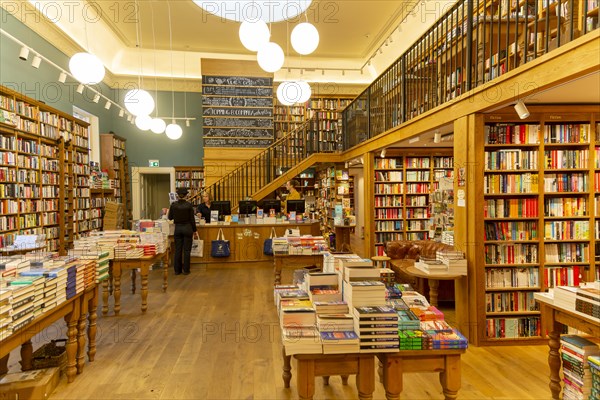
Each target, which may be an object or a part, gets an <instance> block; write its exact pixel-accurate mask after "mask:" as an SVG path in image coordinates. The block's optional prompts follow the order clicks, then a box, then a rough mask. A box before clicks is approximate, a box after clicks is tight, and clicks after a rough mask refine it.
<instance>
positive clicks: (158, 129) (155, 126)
mask: <svg viewBox="0 0 600 400" xmlns="http://www.w3.org/2000/svg"><path fill="white" fill-rule="evenodd" d="M166 128H167V123H166V122H165V121H164V120H162V119H161V118H152V125H150V130H151V131H152V132H154V133H156V134H157V135H159V134H161V133H163V132H164V131H165V129H166Z"/></svg>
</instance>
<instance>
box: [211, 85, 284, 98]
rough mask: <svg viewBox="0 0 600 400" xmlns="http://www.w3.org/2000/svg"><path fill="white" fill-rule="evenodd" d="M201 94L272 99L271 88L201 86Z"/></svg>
mask: <svg viewBox="0 0 600 400" xmlns="http://www.w3.org/2000/svg"><path fill="white" fill-rule="evenodd" d="M202 94H205V95H217V96H254V97H256V96H263V97H270V98H273V88H263V87H243V86H209V85H202Z"/></svg>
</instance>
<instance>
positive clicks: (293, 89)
mask: <svg viewBox="0 0 600 400" xmlns="http://www.w3.org/2000/svg"><path fill="white" fill-rule="evenodd" d="M299 99H300V85H298V83H297V82H295V81H284V82H281V83H280V84H279V86H277V100H279V102H280V103H281V104H283V105H284V106H291V105H293V104H295V103H297V102H298V101H299Z"/></svg>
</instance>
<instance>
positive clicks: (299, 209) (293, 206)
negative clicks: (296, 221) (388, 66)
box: [286, 200, 305, 215]
mask: <svg viewBox="0 0 600 400" xmlns="http://www.w3.org/2000/svg"><path fill="white" fill-rule="evenodd" d="M304 210H305V204H304V200H288V201H287V210H286V211H287V212H288V213H289V212H290V211H296V214H297V215H298V214H304Z"/></svg>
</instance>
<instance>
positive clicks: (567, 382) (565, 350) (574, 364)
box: [560, 335, 600, 399]
mask: <svg viewBox="0 0 600 400" xmlns="http://www.w3.org/2000/svg"><path fill="white" fill-rule="evenodd" d="M599 354H600V349H599V348H598V345H597V344H596V343H594V342H591V341H590V340H588V339H586V338H584V337H581V336H577V335H562V336H561V337H560V356H561V358H562V366H563V368H562V371H563V376H564V377H563V382H564V390H563V398H564V399H588V398H591V397H590V394H591V391H592V373H591V371H590V366H589V362H588V357H589V356H597V355H599Z"/></svg>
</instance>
